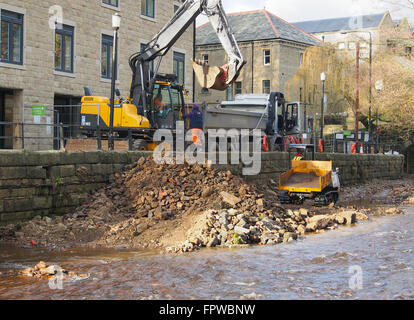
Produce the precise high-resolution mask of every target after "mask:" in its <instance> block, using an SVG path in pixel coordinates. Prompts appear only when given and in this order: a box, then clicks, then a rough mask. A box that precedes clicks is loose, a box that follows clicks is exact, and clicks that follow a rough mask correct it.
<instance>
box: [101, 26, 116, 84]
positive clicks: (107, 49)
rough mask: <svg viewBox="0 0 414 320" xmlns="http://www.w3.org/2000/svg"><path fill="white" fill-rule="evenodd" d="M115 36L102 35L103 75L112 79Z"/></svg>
mask: <svg viewBox="0 0 414 320" xmlns="http://www.w3.org/2000/svg"><path fill="white" fill-rule="evenodd" d="M113 46H114V37H112V36H108V35H105V34H103V35H102V54H101V76H102V78H105V79H112V62H113V57H112V56H113Z"/></svg>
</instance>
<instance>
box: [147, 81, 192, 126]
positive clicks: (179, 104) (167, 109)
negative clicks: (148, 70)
mask: <svg viewBox="0 0 414 320" xmlns="http://www.w3.org/2000/svg"><path fill="white" fill-rule="evenodd" d="M158 77H159V75H158ZM161 77H162V76H161ZM184 94H186V92H185V90H184V88H183V86H182V85H181V84H178V83H176V76H175V75H169V77H168V75H167V76H164V78H163V79H162V80H157V81H156V82H155V85H154V89H153V91H152V101H151V102H150V103H151V110H152V115H153V120H154V124H155V125H156V126H157V128H158V129H171V130H172V129H175V127H176V122H177V121H179V120H182V115H183V113H185V112H186V110H185V109H186V108H185V100H184ZM187 109H188V108H187Z"/></svg>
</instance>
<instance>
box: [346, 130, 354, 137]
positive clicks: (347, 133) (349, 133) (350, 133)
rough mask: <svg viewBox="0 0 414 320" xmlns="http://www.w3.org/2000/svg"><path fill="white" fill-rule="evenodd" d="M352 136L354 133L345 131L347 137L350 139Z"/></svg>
mask: <svg viewBox="0 0 414 320" xmlns="http://www.w3.org/2000/svg"><path fill="white" fill-rule="evenodd" d="M350 135H352V131H344V136H345V137H349V136H350Z"/></svg>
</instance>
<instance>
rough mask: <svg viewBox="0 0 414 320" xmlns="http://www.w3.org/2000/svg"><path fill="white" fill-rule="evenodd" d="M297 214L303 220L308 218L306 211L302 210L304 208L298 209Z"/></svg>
mask: <svg viewBox="0 0 414 320" xmlns="http://www.w3.org/2000/svg"><path fill="white" fill-rule="evenodd" d="M299 214H300V215H301V216H302V217H303V218H307V217H308V210H307V209H304V208H300V209H299Z"/></svg>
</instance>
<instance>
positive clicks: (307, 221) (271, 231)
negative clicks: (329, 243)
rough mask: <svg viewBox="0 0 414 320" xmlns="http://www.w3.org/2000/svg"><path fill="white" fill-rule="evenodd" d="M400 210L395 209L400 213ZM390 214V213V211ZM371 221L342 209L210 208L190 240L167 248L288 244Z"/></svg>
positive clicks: (168, 250) (351, 211)
mask: <svg viewBox="0 0 414 320" xmlns="http://www.w3.org/2000/svg"><path fill="white" fill-rule="evenodd" d="M398 213H400V212H394V214H398ZM390 214H391V213H390ZM359 220H368V215H367V214H366V213H364V212H363V211H354V210H343V211H338V212H336V213H334V214H332V213H331V214H322V215H313V214H312V213H310V212H309V211H308V210H307V209H305V208H301V209H299V210H294V211H292V210H290V209H289V210H287V211H286V212H284V213H274V212H271V211H265V212H264V213H260V214H257V213H255V212H245V213H241V212H240V211H238V210H235V209H230V210H221V211H217V210H208V211H206V212H205V213H204V214H203V215H201V216H200V218H199V220H198V222H197V223H196V224H195V225H194V227H193V228H191V229H190V230H189V231H188V233H187V239H188V240H187V241H185V242H183V243H182V244H180V245H179V246H176V247H169V248H167V252H174V253H182V252H191V251H194V250H196V249H200V248H201V247H216V246H224V247H233V246H234V245H242V244H259V245H271V244H277V243H289V242H292V241H294V240H297V239H298V238H299V237H300V236H304V235H305V234H306V233H315V232H323V230H325V229H336V228H338V226H339V225H351V224H354V223H355V222H356V221H359Z"/></svg>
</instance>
